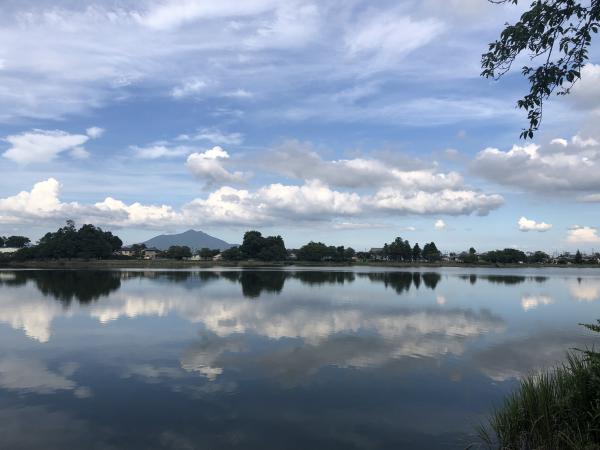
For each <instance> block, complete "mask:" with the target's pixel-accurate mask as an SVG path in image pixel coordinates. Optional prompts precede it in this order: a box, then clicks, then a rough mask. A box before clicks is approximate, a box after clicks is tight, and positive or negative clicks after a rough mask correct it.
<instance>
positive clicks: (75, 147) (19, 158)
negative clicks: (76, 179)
mask: <svg viewBox="0 0 600 450" xmlns="http://www.w3.org/2000/svg"><path fill="white" fill-rule="evenodd" d="M90 130H91V131H90ZM99 130H101V128H97V127H92V128H88V130H87V133H88V134H70V133H67V132H66V131H62V130H39V129H34V130H31V131H27V132H24V133H21V134H13V135H10V136H6V137H5V138H4V141H5V142H8V143H9V144H10V145H11V147H10V148H9V149H8V150H6V151H5V152H4V153H3V154H2V156H4V157H5V158H7V159H10V160H11V161H14V162H16V163H19V164H30V163H39V162H48V161H51V160H53V159H54V158H56V157H57V156H58V155H59V154H60V153H63V152H70V154H71V156H73V157H74V158H78V159H81V158H85V157H87V156H89V153H88V152H87V151H86V150H85V149H84V148H83V147H82V145H83V144H85V143H86V142H87V141H88V140H89V139H93V138H96V137H99V136H100V135H101V134H102V132H101V131H100V132H99Z"/></svg>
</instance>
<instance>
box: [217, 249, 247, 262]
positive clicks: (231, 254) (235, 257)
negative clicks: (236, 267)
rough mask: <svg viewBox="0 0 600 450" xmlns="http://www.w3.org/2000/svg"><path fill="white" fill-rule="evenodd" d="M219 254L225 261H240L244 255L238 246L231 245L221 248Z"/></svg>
mask: <svg viewBox="0 0 600 450" xmlns="http://www.w3.org/2000/svg"><path fill="white" fill-rule="evenodd" d="M221 256H222V257H223V259H224V260H225V261H241V260H242V259H244V255H242V252H241V251H240V248H239V247H231V248H228V249H227V250H223V251H222V252H221Z"/></svg>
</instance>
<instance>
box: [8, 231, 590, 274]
mask: <svg viewBox="0 0 600 450" xmlns="http://www.w3.org/2000/svg"><path fill="white" fill-rule="evenodd" d="M0 244H1V245H2V246H3V247H11V248H15V247H17V248H20V250H18V251H17V252H15V253H14V254H12V255H10V256H3V258H11V259H17V260H26V259H71V258H85V259H108V258H126V257H134V258H143V257H145V256H146V253H145V252H147V251H150V250H155V249H147V248H146V246H145V245H144V244H134V245H132V246H131V247H129V248H128V250H129V252H130V253H129V255H130V256H124V255H123V253H122V245H123V242H122V241H121V239H120V238H119V237H118V236H115V235H113V234H112V233H111V232H110V231H103V230H102V229H101V228H100V227H97V226H95V225H91V224H85V225H83V226H81V227H80V228H79V229H77V228H76V227H75V224H74V222H73V221H70V220H69V221H67V224H66V225H65V226H64V227H61V228H59V229H58V230H57V231H55V232H50V233H46V234H45V235H44V236H43V237H42V238H41V239H40V240H39V241H38V242H37V243H36V244H35V245H29V244H30V240H29V238H27V237H25V236H10V237H7V238H5V237H2V238H0ZM194 254H195V255H198V256H199V257H200V258H202V259H212V258H214V257H215V256H217V255H219V258H220V259H223V260H225V261H244V260H257V261H265V262H269V261H295V260H296V261H307V262H336V263H339V262H352V261H392V262H403V263H419V262H429V263H435V262H439V261H441V260H442V258H443V259H444V260H446V261H450V262H459V263H467V264H478V263H483V264H522V263H529V264H546V263H549V262H556V263H559V264H569V263H571V264H584V263H587V264H590V263H592V264H595V263H597V262H598V260H600V255H599V254H595V255H591V256H590V255H583V254H582V253H581V252H580V251H579V250H578V251H577V253H575V254H574V255H570V254H563V255H561V256H559V257H557V258H551V257H550V255H548V254H547V253H545V252H543V251H536V252H533V253H529V254H525V253H524V252H523V251H521V250H518V249H514V248H505V249H499V250H492V251H488V252H483V253H478V252H477V251H476V250H475V248H473V247H471V248H469V250H468V251H464V252H460V253H454V252H451V253H449V254H448V255H442V253H441V252H440V250H439V249H438V247H437V245H436V244H435V242H429V243H426V244H424V245H423V247H422V248H421V246H420V245H419V243H415V244H414V245H411V243H410V242H409V241H408V240H406V239H402V238H401V237H397V238H395V239H394V240H393V241H391V242H389V243H385V244H384V246H383V247H382V248H374V249H371V250H370V251H368V252H356V251H355V250H354V249H353V248H352V247H345V246H343V245H341V246H335V245H327V244H325V243H323V242H315V241H310V242H309V243H307V244H305V245H303V246H302V247H300V248H298V249H287V248H286V246H285V242H284V240H283V238H282V237H281V236H279V235H276V236H263V235H262V233H261V232H259V231H256V230H251V231H247V232H246V233H244V237H243V242H242V244H241V245H239V246H235V247H232V248H230V249H227V250H224V251H220V250H218V249H209V248H202V249H200V250H198V251H195V252H194V251H193V250H192V249H191V248H190V247H188V246H185V245H184V246H179V245H174V246H171V247H169V248H168V249H167V250H165V251H162V252H161V251H158V255H157V256H159V257H161V258H168V259H177V260H181V259H188V258H191V257H192V256H193V255H194Z"/></svg>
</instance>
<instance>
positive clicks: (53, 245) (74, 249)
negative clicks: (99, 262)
mask: <svg viewBox="0 0 600 450" xmlns="http://www.w3.org/2000/svg"><path fill="white" fill-rule="evenodd" d="M122 245H123V242H122V241H121V239H119V237H118V236H115V235H113V234H112V233H111V232H110V231H103V230H102V229H101V228H99V227H96V226H94V225H90V224H86V225H83V226H82V227H81V228H80V229H79V230H77V229H76V228H75V224H74V223H73V221H67V224H66V225H65V226H64V227H62V228H59V229H58V230H57V231H55V232H53V233H46V234H45V235H44V236H43V237H42V238H41V239H40V240H39V241H38V243H37V245H35V246H33V247H31V248H24V249H21V250H19V252H17V254H15V257H16V258H17V259H32V258H42V259H44V258H51V259H59V258H109V257H111V256H112V254H113V253H114V252H115V251H116V250H118V249H119V248H121V246H122Z"/></svg>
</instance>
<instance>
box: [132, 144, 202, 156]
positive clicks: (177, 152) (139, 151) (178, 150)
mask: <svg viewBox="0 0 600 450" xmlns="http://www.w3.org/2000/svg"><path fill="white" fill-rule="evenodd" d="M130 148H131V149H132V150H133V151H134V152H135V154H136V156H137V157H138V158H142V159H158V158H171V157H176V156H182V155H186V154H188V153H189V152H190V151H191V150H190V148H189V147H185V146H181V145H180V146H176V147H169V146H167V145H160V144H155V145H150V146H148V147H138V146H137V145H132V146H131V147H130Z"/></svg>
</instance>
